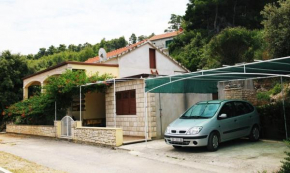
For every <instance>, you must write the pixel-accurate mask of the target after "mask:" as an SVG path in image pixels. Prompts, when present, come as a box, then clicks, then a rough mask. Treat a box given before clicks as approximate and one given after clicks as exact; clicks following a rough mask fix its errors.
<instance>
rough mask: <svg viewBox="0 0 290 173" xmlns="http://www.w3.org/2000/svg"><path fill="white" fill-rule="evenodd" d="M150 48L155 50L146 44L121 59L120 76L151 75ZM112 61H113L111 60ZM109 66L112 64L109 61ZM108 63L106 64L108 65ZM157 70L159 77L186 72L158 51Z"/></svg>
mask: <svg viewBox="0 0 290 173" xmlns="http://www.w3.org/2000/svg"><path fill="white" fill-rule="evenodd" d="M149 48H153V47H152V46H150V45H149V44H145V45H143V46H141V47H139V48H136V49H135V50H132V52H129V53H127V54H126V55H124V56H122V57H120V59H119V75H120V77H128V76H134V75H139V74H143V73H144V74H151V69H150V67H149ZM116 59H117V58H116ZM111 61H112V60H111ZM107 62H108V64H109V63H111V62H110V61H107ZM107 62H104V63H105V64H107ZM115 62H116V61H115ZM156 70H157V71H158V73H159V75H172V74H176V73H177V72H178V73H179V72H186V71H185V70H184V69H183V68H181V67H180V66H179V65H177V64H176V63H175V62H173V60H171V59H170V58H168V57H166V56H165V55H163V54H162V53H160V52H159V51H157V50H156Z"/></svg>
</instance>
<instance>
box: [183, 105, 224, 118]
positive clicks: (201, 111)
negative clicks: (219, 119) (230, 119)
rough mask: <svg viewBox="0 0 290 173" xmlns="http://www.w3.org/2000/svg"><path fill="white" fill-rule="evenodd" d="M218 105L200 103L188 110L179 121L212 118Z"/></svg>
mask: <svg viewBox="0 0 290 173" xmlns="http://www.w3.org/2000/svg"><path fill="white" fill-rule="evenodd" d="M219 107H220V104H218V103H201V104H196V105H194V106H192V107H191V108H189V109H188V110H187V111H186V112H185V113H184V114H183V115H182V116H181V117H180V118H181V119H204V118H211V117H212V116H214V114H215V113H216V111H217V110H218V108H219Z"/></svg>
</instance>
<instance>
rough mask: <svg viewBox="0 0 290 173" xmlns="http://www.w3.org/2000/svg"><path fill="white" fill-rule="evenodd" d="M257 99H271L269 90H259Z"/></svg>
mask: <svg viewBox="0 0 290 173" xmlns="http://www.w3.org/2000/svg"><path fill="white" fill-rule="evenodd" d="M257 99H258V100H260V101H270V95H269V93H268V92H258V93H257Z"/></svg>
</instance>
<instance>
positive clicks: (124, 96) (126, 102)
mask: <svg viewBox="0 0 290 173" xmlns="http://www.w3.org/2000/svg"><path fill="white" fill-rule="evenodd" d="M129 104H130V103H129V92H128V91H123V92H122V105H123V115H128V114H129V109H130V108H129Z"/></svg>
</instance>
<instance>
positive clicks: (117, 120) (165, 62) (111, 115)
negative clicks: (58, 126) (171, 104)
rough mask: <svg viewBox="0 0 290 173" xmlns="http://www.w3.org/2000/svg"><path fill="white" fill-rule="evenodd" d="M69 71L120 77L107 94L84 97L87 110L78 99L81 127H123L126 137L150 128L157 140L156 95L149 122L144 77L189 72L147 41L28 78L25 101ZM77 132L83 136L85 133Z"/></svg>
mask: <svg viewBox="0 0 290 173" xmlns="http://www.w3.org/2000/svg"><path fill="white" fill-rule="evenodd" d="M67 69H69V70H75V69H78V70H85V72H86V73H87V74H88V75H90V74H93V73H95V72H99V73H100V74H104V73H111V74H112V75H113V76H115V77H116V78H115V79H112V80H109V81H107V82H108V83H111V85H110V87H109V89H108V90H107V92H106V93H89V94H86V95H84V96H83V98H81V100H83V101H82V104H83V105H82V106H81V107H83V109H81V108H80V106H79V100H80V98H76V102H75V103H76V105H72V108H71V109H70V110H69V112H68V114H69V115H70V116H74V118H75V119H76V120H78V121H80V122H81V123H80V124H81V125H79V126H82V127H88V126H89V127H90V128H89V129H91V128H93V127H96V126H97V127H104V128H121V129H122V130H123V135H125V136H138V137H143V138H144V135H145V128H146V127H148V130H147V131H148V137H149V138H151V137H156V129H157V123H156V121H157V120H156V119H157V118H156V99H155V96H156V94H148V99H147V103H148V107H149V108H148V119H147V118H146V117H145V113H144V110H145V109H144V101H145V99H144V98H145V97H144V96H145V93H144V91H145V82H144V78H147V77H155V76H160V75H162V76H164V75H174V74H180V73H187V72H189V70H187V69H186V68H185V67H183V66H182V65H181V64H179V63H178V62H177V61H175V60H174V59H173V58H171V57H170V56H169V55H167V54H166V53H165V52H164V51H162V50H160V49H158V48H157V47H156V46H155V45H154V44H153V43H152V42H151V41H149V40H143V41H141V42H138V43H136V44H133V45H129V46H127V47H123V48H120V49H117V50H114V51H111V52H108V53H106V59H104V58H100V57H99V56H97V57H93V58H89V59H88V60H87V61H85V62H63V63H61V64H59V65H56V66H53V67H50V68H48V69H45V70H42V71H40V72H37V73H35V74H32V75H30V76H27V77H25V78H24V79H23V88H24V92H23V98H24V99H26V98H28V95H29V87H30V86H33V85H40V86H45V83H46V82H45V81H46V80H47V78H48V77H49V76H52V75H59V74H61V73H63V72H64V71H65V70H67ZM82 87H85V86H82ZM58 120H59V119H58ZM86 130H87V131H88V129H86ZM91 130H92V129H91ZM75 131H77V132H78V136H79V134H80V131H82V130H75Z"/></svg>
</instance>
